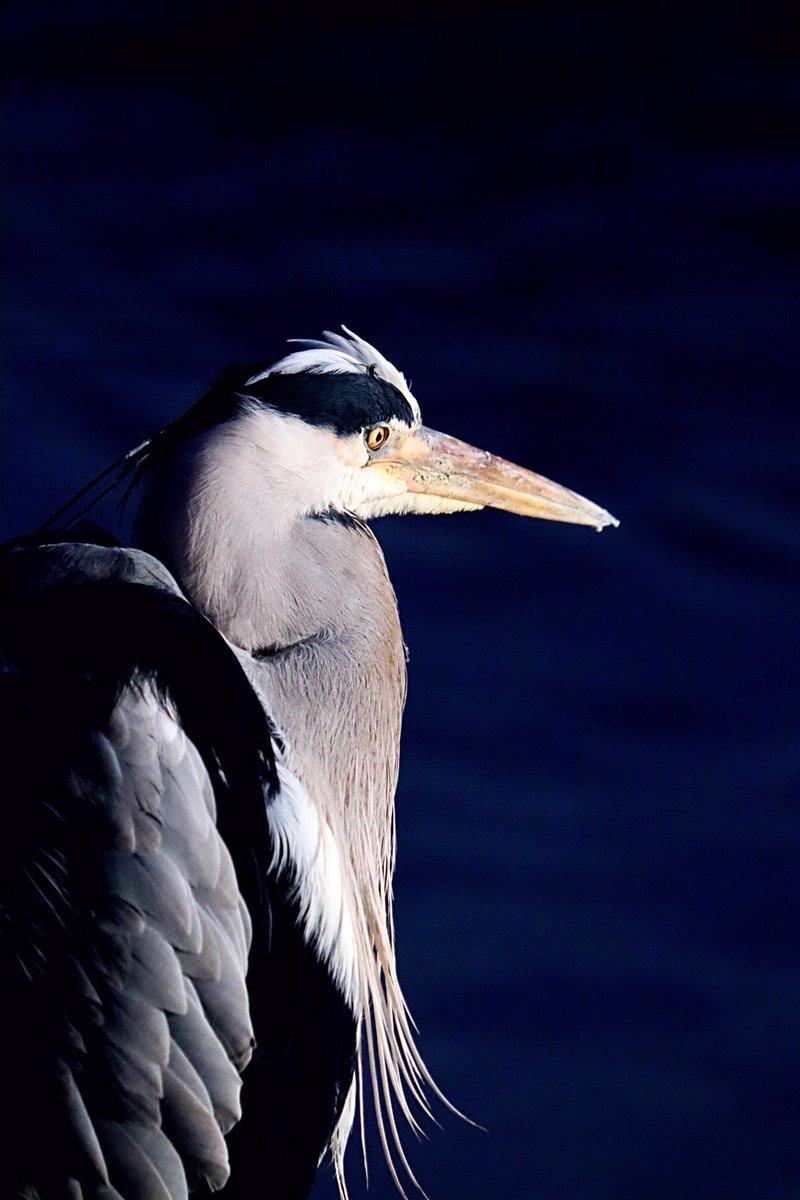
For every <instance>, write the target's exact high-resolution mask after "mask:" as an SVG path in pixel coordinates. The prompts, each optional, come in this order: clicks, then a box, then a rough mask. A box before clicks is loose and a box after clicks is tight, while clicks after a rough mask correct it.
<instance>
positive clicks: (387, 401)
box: [243, 330, 617, 529]
mask: <svg viewBox="0 0 800 1200" xmlns="http://www.w3.org/2000/svg"><path fill="white" fill-rule="evenodd" d="M345 334H346V336H344V337H343V336H340V335H338V334H327V335H326V338H327V339H328V340H327V341H325V342H314V343H310V344H309V343H306V345H309V346H310V348H309V349H306V350H301V351H296V352H294V353H293V354H290V355H288V356H287V357H286V358H284V359H281V360H280V361H279V362H277V363H275V364H273V365H272V366H270V367H268V368H266V369H265V370H264V371H262V372H258V373H256V374H254V375H253V376H252V377H251V378H250V379H248V380H247V382H246V384H245V388H244V393H243V394H244V396H245V397H246V398H250V399H251V400H253V401H254V402H255V404H256V405H257V406H258V409H259V410H260V411H261V413H262V414H263V415H264V416H266V418H267V420H268V422H269V424H270V426H271V428H270V430H269V433H266V431H265V433H266V437H267V438H268V439H269V442H270V445H271V447H272V453H273V454H274V453H275V448H276V446H277V444H278V443H282V444H283V450H282V453H281V457H282V459H283V460H284V461H285V462H286V464H287V465H289V464H291V470H292V471H293V472H294V475H295V478H296V480H298V481H300V480H307V481H308V487H307V505H306V507H307V511H324V510H325V509H334V510H339V511H344V512H351V513H355V514H356V515H357V516H359V517H362V518H364V519H369V518H372V517H377V516H384V515H386V514H389V513H442V512H444V513H447V512H458V511H466V510H471V509H478V508H484V507H491V508H501V509H505V510H506V511H507V512H512V513H518V514H520V515H521V516H529V517H540V518H543V519H545V520H549V521H566V522H570V523H572V524H576V525H590V526H593V527H594V528H596V529H602V528H604V526H606V525H616V524H617V522H616V520H615V518H614V517H612V516H610V514H609V513H607V512H606V511H605V510H604V509H602V508H599V507H598V506H597V505H596V504H593V503H592V502H591V501H590V500H586V499H584V498H583V497H582V496H579V495H577V494H576V493H575V492H571V491H569V489H567V488H565V487H561V486H560V485H559V484H556V483H552V482H551V481H550V480H548V479H545V478H544V477H543V476H541V475H536V474H534V472H532V471H528V470H526V469H525V468H523V467H518V466H516V465H515V464H514V463H510V462H507V461H506V460H505V459H502V458H497V457H496V456H495V455H493V454H489V453H488V452H487V451H485V450H479V449H476V448H475V447H474V446H469V445H467V444H466V443H465V442H461V441H459V440H458V439H457V438H454V437H450V436H449V435H447V434H444V433H437V432H435V431H434V430H432V429H428V428H427V427H426V426H425V425H423V424H422V421H421V417H420V411H419V405H418V404H417V401H416V400H415V399H414V397H413V396H412V394H411V391H410V389H409V387H408V384H407V383H406V381H405V379H404V378H403V376H402V375H401V374H400V372H399V371H398V370H397V369H396V368H395V367H393V366H392V365H391V363H389V362H387V360H386V359H384V358H383V357H382V355H380V354H379V353H378V351H377V350H375V349H374V347H372V346H370V345H369V344H368V343H367V342H364V341H362V340H361V339H360V338H357V337H356V335H355V334H352V333H350V332H349V331H348V330H345ZM299 486H300V485H299V483H298V487H299ZM298 498H299V497H298Z"/></svg>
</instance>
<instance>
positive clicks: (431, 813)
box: [3, 0, 800, 1200]
mask: <svg viewBox="0 0 800 1200" xmlns="http://www.w3.org/2000/svg"><path fill="white" fill-rule="evenodd" d="M786 11H787V13H788V6H787V9H786ZM778 12H779V10H777V9H776V10H771V9H770V8H769V6H765V5H762V4H758V5H756V4H750V5H740V6H738V7H737V6H735V5H728V6H725V7H724V8H723V7H722V6H720V9H719V10H716V9H713V8H711V7H703V6H700V7H698V6H690V5H679V4H673V5H663V6H661V5H655V6H653V5H638V6H635V5H630V6H614V7H611V6H602V5H597V6H595V5H591V4H590V3H588V2H587V3H560V4H541V5H537V6H535V5H515V4H508V3H496V4H494V5H493V6H492V9H491V13H490V14H489V15H484V16H481V17H477V16H470V15H469V14H468V13H466V12H461V13H458V14H456V13H454V14H452V15H451V16H450V17H444V16H441V17H439V16H436V15H431V13H430V12H429V11H427V10H426V9H425V8H423V7H422V6H419V7H415V6H414V5H412V6H411V7H410V8H409V7H404V9H403V16H402V17H401V16H400V15H397V16H392V15H391V14H388V15H387V14H383V15H381V16H375V15H373V16H371V17H363V16H362V17H359V16H356V15H354V14H349V13H348V12H347V11H345V10H341V9H339V8H331V9H330V10H329V11H328V13H327V14H326V15H324V16H312V15H311V13H310V12H309V10H303V11H301V12H298V14H297V15H292V14H291V13H290V12H289V11H288V10H287V11H286V12H284V13H283V14H282V15H280V16H278V15H276V14H275V13H267V12H266V10H265V11H264V12H263V13H262V15H261V16H253V15H252V13H251V12H250V9H249V7H248V6H245V5H243V4H239V3H229V4H227V5H221V4H220V5H206V4H202V3H200V4H191V5H190V4H184V5H174V4H173V5H169V4H164V3H155V0H138V2H137V3H136V4H130V5H127V6H126V5H112V4H108V3H106V2H101V0H96V2H94V3H92V2H90V0H80V2H75V3H66V4H63V5H60V6H57V5H55V4H54V5H46V4H43V3H32V4H25V3H22V2H21V0H14V2H13V3H11V4H10V5H9V6H8V13H7V47H8V50H7V66H8V73H9V81H8V86H7V91H6V106H7V112H6V133H5V143H6V144H5V160H6V173H7V186H6V195H7V207H6V234H7V264H8V266H7V282H6V320H7V350H6V373H7V406H6V408H7V413H6V425H5V446H6V449H5V462H4V471H3V474H4V481H5V497H6V506H5V511H4V515H3V533H5V534H9V533H12V532H16V531H18V530H20V529H24V528H27V527H30V526H32V525H33V524H35V523H37V522H38V521H40V520H41V519H42V518H44V517H45V516H46V515H48V513H49V512H50V511H51V510H52V509H53V508H55V507H56V506H57V505H58V504H59V503H60V502H61V501H62V500H63V499H65V498H66V497H67V496H68V495H69V494H70V493H71V492H72V491H74V490H76V489H77V487H78V486H79V485H80V484H81V483H83V482H84V481H85V480H86V479H87V478H88V477H89V476H90V475H91V474H93V473H95V472H96V471H97V470H99V469H100V467H102V466H103V465H105V464H106V463H107V462H108V461H110V460H111V459H112V458H114V457H116V456H117V455H118V454H120V453H121V452H122V451H124V450H125V449H127V448H129V447H130V446H132V445H134V444H136V443H137V442H139V441H140V440H141V439H142V438H143V437H145V436H146V435H147V434H148V433H150V432H152V431H153V430H154V429H155V428H157V427H160V426H161V425H163V424H164V423H166V421H168V420H169V419H171V418H172V417H174V416H175V415H177V414H178V413H179V412H180V411H181V410H182V409H183V408H184V407H186V406H187V405H188V404H189V403H190V402H191V401H192V400H193V399H194V398H195V397H196V396H197V395H198V394H199V392H200V391H201V390H202V389H203V388H204V387H205V386H206V384H207V383H208V381H209V380H210V379H211V377H212V376H213V375H214V374H215V373H216V372H217V371H218V369H219V368H220V367H222V366H223V365H225V364H226V363H227V362H229V361H231V360H233V359H237V358H241V359H256V358H263V357H266V356H268V355H270V354H271V353H273V352H274V353H277V352H278V351H280V349H281V343H282V342H283V340H284V339H285V338H287V337H296V336H311V337H313V336H316V335H317V334H318V333H319V331H320V330H321V329H322V328H325V327H335V326H336V325H337V323H339V322H345V323H346V324H348V325H349V326H351V327H352V328H354V329H355V330H357V331H358V332H360V333H361V334H362V335H363V336H365V337H367V338H368V339H370V340H372V341H374V342H375V343H376V344H377V345H378V346H379V347H380V348H381V349H382V350H383V351H384V352H385V353H386V354H387V355H388V356H389V357H390V358H391V359H392V360H393V361H394V362H396V363H397V365H399V366H400V368H401V369H403V370H404V371H405V372H406V373H407V374H408V375H410V376H411V379H412V382H413V385H414V389H415V392H416V394H417V396H418V398H419V400H420V402H421V404H422V408H423V413H424V416H425V419H426V420H427V422H428V423H429V424H431V425H432V426H434V427H435V428H440V429H444V430H447V431H448V432H451V433H454V434H456V435H458V436H461V437H463V438H465V439H467V440H469V441H472V442H475V443H477V444H479V445H483V446H485V447H486V448H488V449H491V450H494V451H496V452H499V453H502V454H504V455H506V456H507V457H510V458H513V459H516V460H518V461H520V462H522V463H524V464H526V465H528V466H531V467H533V468H534V469H537V470H539V471H541V472H542V473H544V474H547V475H549V476H551V477H553V478H556V479H558V480H559V481H561V482H563V483H565V484H567V485H569V486H571V487H574V488H575V489H577V490H578V491H581V492H583V493H584V494H586V495H588V496H590V497H591V498H593V499H595V500H596V501H598V502H599V503H601V504H603V505H604V506H606V507H608V508H609V509H610V510H611V511H612V512H614V513H615V514H616V515H617V516H618V517H620V518H621V521H622V524H621V527H620V529H619V530H617V531H609V532H606V533H605V534H604V535H603V536H602V537H597V536H596V535H595V534H593V533H592V532H590V531H587V530H582V529H575V528H570V527H567V526H553V525H547V524H544V523H533V522H524V521H522V520H520V519H518V518H512V517H509V516H507V515H505V514H499V513H483V514H475V515H468V516H459V517H451V518H448V519H439V520H437V519H422V518H417V519H410V518H406V519H387V520H384V521H382V522H380V523H379V524H378V525H377V526H376V530H377V532H378V535H379V536H380V538H381V541H382V543H383V545H384V547H385V550H386V554H387V558H388V561H389V566H390V570H391V573H392V577H393V579H394V581H395V583H396V586H397V591H398V596H399V601H400V606H401V615H402V618H403V622H404V628H405V632H406V637H407V640H408V642H409V645H410V648H411V663H410V700H409V705H408V712H407V721H406V727H405V738H404V750H403V767H402V777H401V787H400V793H399V797H398V826H399V838H400V853H399V868H398V874H397V888H396V899H397V922H398V940H399V957H400V963H401V977H402V979H403V980H404V983H405V988H406V990H407V994H408V998H409V1001H410V1004H411V1007H412V1010H413V1012H414V1014H415V1016H416V1018H417V1021H418V1023H419V1026H420V1029H421V1037H420V1040H421V1045H422V1048H423V1051H424V1053H425V1055H426V1057H427V1059H428V1061H429V1063H430V1066H431V1068H432V1070H433V1072H434V1075H435V1076H436V1078H437V1079H438V1080H439V1082H440V1083H441V1085H442V1086H443V1088H444V1089H445V1091H446V1092H447V1093H448V1094H449V1095H450V1096H451V1098H452V1099H453V1100H454V1102H455V1103H457V1104H458V1105H459V1106H460V1107H461V1108H463V1109H464V1110H465V1111H466V1112H467V1113H469V1114H470V1115H471V1116H472V1117H474V1118H475V1119H476V1120H477V1121H479V1122H480V1123H481V1124H483V1125H485V1126H486V1127H487V1130H488V1132H486V1133H483V1132H478V1131H476V1130H474V1129H471V1128H469V1127H467V1126H465V1125H462V1124H461V1123H460V1122H458V1121H457V1120H456V1119H455V1118H451V1117H449V1116H443V1125H444V1129H443V1131H439V1130H435V1129H434V1130H433V1131H432V1136H431V1139H430V1141H429V1142H428V1143H425V1144H423V1145H421V1146H419V1147H416V1146H413V1147H412V1159H413V1162H414V1164H415V1166H416V1168H417V1169H418V1172H419V1175H420V1178H421V1180H422V1182H423V1183H424V1185H425V1186H426V1188H427V1190H428V1192H429V1194H430V1195H431V1197H432V1198H433V1200H486V1198H487V1197H494V1196H499V1197H503V1198H504V1200H796V1198H797V1197H800V1131H799V1125H800V1122H799V1121H798V1117H800V1049H799V1046H798V1032H800V1030H799V1029H798V1026H799V1025H800V974H799V973H798V968H800V942H799V940H798V911H797V909H798V905H797V895H798V859H799V858H800V855H798V848H799V846H800V820H799V819H798V802H797V801H798V789H797V768H798V752H797V741H796V736H797V723H798V722H797V719H798V703H797V696H798V693H797V684H798V671H797V665H798V656H797V625H798V621H797V616H798V613H797V582H798V578H800V572H798V565H800V564H798V512H799V510H798V491H797V487H796V483H797V467H798V438H797V424H798V423H797V382H798V373H797V371H796V364H797V343H798V315H799V312H798V304H797V300H798V257H800V256H799V255H798V247H799V246H800V239H799V238H798V229H797V224H796V221H797V216H798V205H799V204H800V160H799V159H798V155H797V153H796V149H797V135H798V132H800V92H799V91H798V74H797V65H798V64H797V56H796V53H795V47H796V45H797V43H796V41H793V38H792V33H791V26H790V24H789V22H788V20H787V21H786V22H785V23H782V22H781V20H780V19H779V16H778ZM54 695H55V698H56V699H57V686H56V688H55V689H54ZM372 1162H373V1172H372V1186H371V1189H370V1195H371V1196H372V1197H374V1198H375V1200H383V1198H388V1197H389V1196H391V1195H392V1194H393V1192H392V1187H391V1184H390V1182H389V1181H388V1178H387V1175H386V1172H385V1171H384V1169H383V1168H382V1166H381V1164H380V1162H379V1154H378V1153H376V1152H375V1151H374V1150H373V1152H372ZM350 1176H351V1181H352V1182H351V1189H352V1196H353V1200H356V1198H357V1197H361V1196H362V1194H363V1185H362V1182H361V1175H360V1169H359V1164H358V1155H357V1152H356V1151H354V1152H353V1153H352V1156H351V1166H350ZM332 1193H333V1189H332V1184H331V1183H330V1181H329V1180H328V1179H327V1178H326V1179H323V1180H321V1181H320V1183H319V1184H318V1186H317V1188H316V1190H315V1193H314V1196H315V1197H316V1200H329V1198H330V1197H331V1196H332ZM254 1194H255V1193H254ZM259 1194H260V1193H259Z"/></svg>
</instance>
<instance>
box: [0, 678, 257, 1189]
mask: <svg viewBox="0 0 800 1200" xmlns="http://www.w3.org/2000/svg"><path fill="white" fill-rule="evenodd" d="M46 774H47V773H46ZM66 788H67V790H68V793H69V794H68V795H67V796H66V797H65V795H64V793H63V791H62V792H61V793H60V794H59V796H57V797H56V796H54V795H52V796H48V795H47V787H46V780H45V781H44V787H42V783H40V784H39V789H38V790H39V795H37V796H36V797H35V798H34V799H33V803H34V804H38V805H40V806H41V807H42V814H41V815H42V816H44V817H45V821H44V826H43V827H42V825H40V829H39V832H40V834H41V833H46V835H47V836H45V837H39V838H37V839H36V841H35V842H34V841H33V839H31V842H30V846H29V853H28V854H27V855H23V856H22V857H21V860H20V861H19V862H18V864H17V867H16V874H17V876H18V878H17V881H16V884H17V886H16V889H15V890H16V901H17V905H18V911H17V912H16V913H13V914H12V915H13V916H14V917H15V919H16V921H15V923H16V925H17V928H16V931H15V932H16V935H17V936H13V934H12V945H13V947H14V951H15V955H16V968H17V978H15V979H14V981H13V984H15V985H16V987H17V989H18V990H21V991H22V992H23V993H24V992H25V991H26V989H27V991H28V992H29V996H28V999H29V1001H32V1002H33V1008H34V1011H35V1012H36V1014H37V1016H39V1018H40V1024H39V1031H41V1030H44V1029H47V1028H49V1029H50V1030H51V1032H50V1033H49V1035H48V1040H49V1042H50V1045H48V1046H47V1054H46V1061H45V1062H44V1063H42V1062H38V1063H36V1064H32V1065H33V1077H32V1080H29V1082H31V1081H35V1082H36V1083H37V1090H39V1095H40V1096H42V1095H43V1094H44V1093H43V1092H42V1091H41V1090H40V1089H42V1087H43V1086H44V1087H45V1088H47V1087H50V1088H52V1087H53V1086H55V1090H56V1094H57V1100H56V1102H55V1103H54V1104H53V1113H52V1119H54V1120H55V1121H56V1123H57V1131H53V1130H52V1128H51V1129H50V1130H49V1131H48V1132H49V1133H53V1132H56V1137H55V1139H54V1141H53V1140H51V1139H49V1138H48V1137H46V1138H45V1139H44V1140H45V1141H48V1140H49V1142H50V1149H51V1154H52V1153H56V1156H57V1157H58V1158H59V1159H60V1161H53V1159H52V1157H49V1156H48V1155H47V1154H39V1156H38V1160H39V1161H38V1162H36V1161H33V1160H32V1159H33V1156H32V1155H29V1156H28V1158H29V1161H28V1162H27V1163H25V1164H24V1167H23V1172H22V1174H23V1175H24V1177H25V1184H26V1185H27V1187H28V1189H29V1194H34V1195H36V1194H39V1195H41V1196H42V1197H45V1196H49V1195H50V1194H52V1195H60V1194H64V1195H69V1196H71V1197H72V1196H74V1197H76V1198H77V1197H84V1198H86V1200H89V1197H91V1198H94V1197H97V1198H100V1197H102V1198H103V1200H111V1198H114V1200H116V1197H118V1196H122V1197H124V1198H125V1200H138V1198H140V1197H141V1198H142V1200H145V1198H146V1200H156V1198H158V1200H178V1198H179V1197H185V1196H187V1194H188V1190H189V1188H193V1187H195V1186H197V1185H198V1184H200V1183H202V1182H206V1183H207V1184H208V1185H209V1187H211V1188H212V1189H216V1188H219V1187H221V1186H222V1185H223V1184H224V1182H225V1181H226V1179H227V1176H228V1155H227V1149H226V1144H225V1140H224V1135H225V1134H226V1133H227V1132H228V1131H229V1130H230V1129H231V1127H232V1126H233V1125H234V1123H235V1122H236V1121H237V1120H238V1119H239V1117H240V1115H241V1110H240V1106H239V1092H240V1086H241V1077H240V1071H241V1070H242V1069H243V1068H244V1066H245V1065H246V1064H247V1062H248V1060H249V1058H250V1055H251V1052H252V1044H253V1033H252V1027H251V1022H250V1014H249V1008H248V999H247V991H246V987H245V973H246V967H247V954H248V949H249V944H250V935H251V930H250V921H249V917H248V913H247V910H246V908H245V906H244V903H243V901H242V899H241V896H240V894H239V889H238V887H237V884H236V878H235V875H234V871H233V866H232V863H231V859H230V855H229V853H228V850H227V849H226V847H225V845H224V843H223V841H222V839H221V838H220V835H219V833H218V831H217V828H216V823H215V818H216V812H215V801H214V793H213V790H212V786H211V782H210V779H209V776H208V773H207V771H206V769H205V767H204V765H203V762H202V759H201V758H200V755H199V753H198V751H197V750H196V748H195V747H194V745H193V744H192V742H191V741H190V740H189V739H188V738H187V737H186V735H185V733H184V732H183V730H182V729H181V727H180V725H179V724H178V722H177V720H176V718H175V716H174V715H173V714H172V713H171V712H170V711H168V708H167V706H166V704H165V703H164V702H163V701H162V700H160V699H159V698H158V696H157V694H156V691H155V688H154V687H153V686H152V685H149V684H148V685H143V686H140V687H137V686H131V687H128V688H126V689H125V690H124V692H123V693H122V695H121V696H120V698H119V700H118V702H117V704H116V706H115V707H114V709H113V711H112V713H111V716H110V719H109V721H108V723H107V725H106V727H105V728H98V729H94V730H90V731H87V733H86V736H85V739H84V741H83V745H81V746H79V747H73V753H72V755H71V763H70V767H69V770H68V774H67V777H66ZM29 802H30V801H29ZM76 814H80V816H79V818H78V825H79V830H80V835H79V837H76V830H75V827H74V822H75V817H76ZM48 817H49V818H50V819H49V820H48V819H47V818H48ZM67 821H69V822H70V824H71V826H72V827H71V828H69V829H67V828H66V824H67ZM60 831H61V832H62V834H63V836H62V837H59V832H60ZM23 882H26V883H27V887H21V884H22V883H23ZM6 892H7V893H8V887H7V888H6ZM23 906H24V911H22V910H23ZM9 907H10V906H9V904H8V902H7V903H6V910H7V911H8V908H9ZM87 914H89V915H88V916H87ZM54 923H55V925H56V926H58V927H59V929H58V933H59V937H58V940H56V939H54V938H52V937H50V936H49V928H48V927H49V926H52V925H53V924H54ZM34 993H35V995H34ZM20 1015H22V1016H23V1019H24V1018H25V1016H26V1014H20ZM53 1030H55V1035H54V1033H53V1032H52V1031H53ZM10 1032H11V1034H12V1036H19V1037H24V1036H25V1031H24V1028H23V1029H17V1030H11V1031H10ZM37 1053H38V1051H37V1052H35V1053H34V1057H36V1054H37ZM22 1065H23V1070H24V1069H25V1064H24V1063H23V1064H22ZM42 1075H44V1076H45V1078H44V1079H43V1078H42ZM22 1091H23V1093H25V1092H27V1091H28V1089H27V1088H26V1087H25V1086H24V1085H23V1088H22ZM21 1098H22V1100H23V1104H24V1101H25V1100H27V1101H28V1103H29V1104H32V1105H33V1104H35V1103H36V1096H35V1095H34V1096H31V1095H27V1096H24V1095H23V1097H21ZM28 1115H29V1118H30V1119H31V1120H32V1119H33V1118H34V1117H35V1114H34V1113H29V1114H28ZM31 1120H29V1123H28V1129H30V1124H31ZM37 1124H38V1122H37ZM42 1132H43V1133H44V1132H45V1131H44V1130H43V1131H42ZM26 1136H27V1135H26V1134H25V1133H23V1139H22V1140H23V1142H24V1141H25V1140H26ZM59 1176H60V1178H59ZM31 1189H33V1190H32V1191H31Z"/></svg>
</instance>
